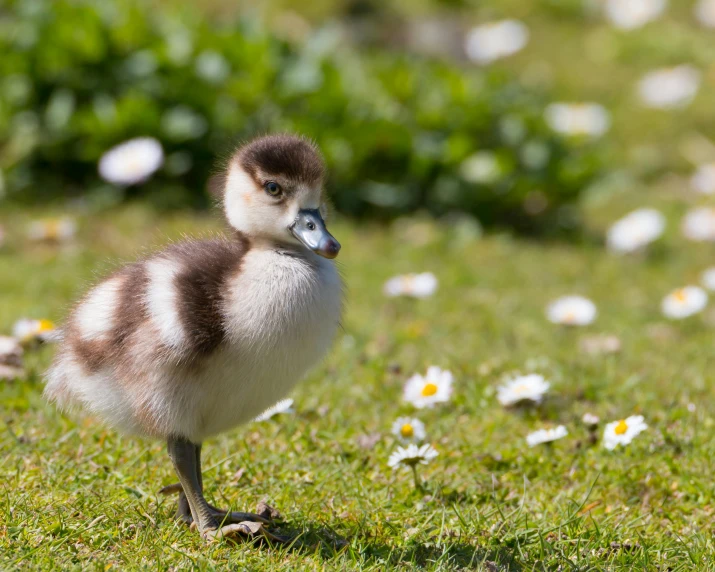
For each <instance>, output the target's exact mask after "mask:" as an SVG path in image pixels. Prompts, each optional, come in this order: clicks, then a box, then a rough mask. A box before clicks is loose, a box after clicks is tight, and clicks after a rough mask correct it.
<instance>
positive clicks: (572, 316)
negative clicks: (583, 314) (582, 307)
mask: <svg viewBox="0 0 715 572" xmlns="http://www.w3.org/2000/svg"><path fill="white" fill-rule="evenodd" d="M575 319H576V314H574V313H573V312H566V315H565V316H564V322H566V323H567V324H570V323H572V322H573V321H574V320H575Z"/></svg>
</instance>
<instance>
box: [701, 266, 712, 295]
mask: <svg viewBox="0 0 715 572" xmlns="http://www.w3.org/2000/svg"><path fill="white" fill-rule="evenodd" d="M700 282H702V284H703V286H705V288H707V289H708V290H710V291H713V290H715V266H713V267H711V268H708V269H707V270H706V271H705V272H703V273H702V275H701V276H700Z"/></svg>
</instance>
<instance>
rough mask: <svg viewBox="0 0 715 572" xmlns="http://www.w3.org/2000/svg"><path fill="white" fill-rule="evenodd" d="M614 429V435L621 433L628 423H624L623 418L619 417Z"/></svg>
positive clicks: (626, 428)
mask: <svg viewBox="0 0 715 572" xmlns="http://www.w3.org/2000/svg"><path fill="white" fill-rule="evenodd" d="M614 431H615V433H616V435H623V434H624V433H625V432H626V431H628V423H626V421H625V419H621V420H620V421H619V422H618V425H616V428H615V429H614Z"/></svg>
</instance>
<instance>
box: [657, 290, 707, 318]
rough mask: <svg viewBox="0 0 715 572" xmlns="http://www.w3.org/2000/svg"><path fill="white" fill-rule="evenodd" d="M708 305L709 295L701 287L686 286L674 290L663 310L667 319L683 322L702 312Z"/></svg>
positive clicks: (667, 298)
mask: <svg viewBox="0 0 715 572" xmlns="http://www.w3.org/2000/svg"><path fill="white" fill-rule="evenodd" d="M707 304H708V295H707V293H706V292H705V290H703V289H702V288H700V287H699V286H685V288H678V289H677V290H673V291H672V292H671V293H670V294H668V295H667V296H666V297H665V298H663V302H662V304H661V310H662V311H663V314H664V315H665V317H667V318H671V319H673V320H681V319H683V318H687V317H689V316H692V315H694V314H697V313H698V312H701V311H702V310H703V309H704V308H705V306H707Z"/></svg>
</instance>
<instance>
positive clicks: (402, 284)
mask: <svg viewBox="0 0 715 572" xmlns="http://www.w3.org/2000/svg"><path fill="white" fill-rule="evenodd" d="M436 291H437V277H436V276H435V275H434V274H432V273H431V272H423V273H422V274H404V275H402V276H395V277H393V278H390V279H389V280H388V281H387V282H385V286H384V287H383V292H384V293H385V296H389V297H391V298H394V297H395V296H411V297H412V298H428V297H429V296H431V295H432V294H434V293H435V292H436Z"/></svg>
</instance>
